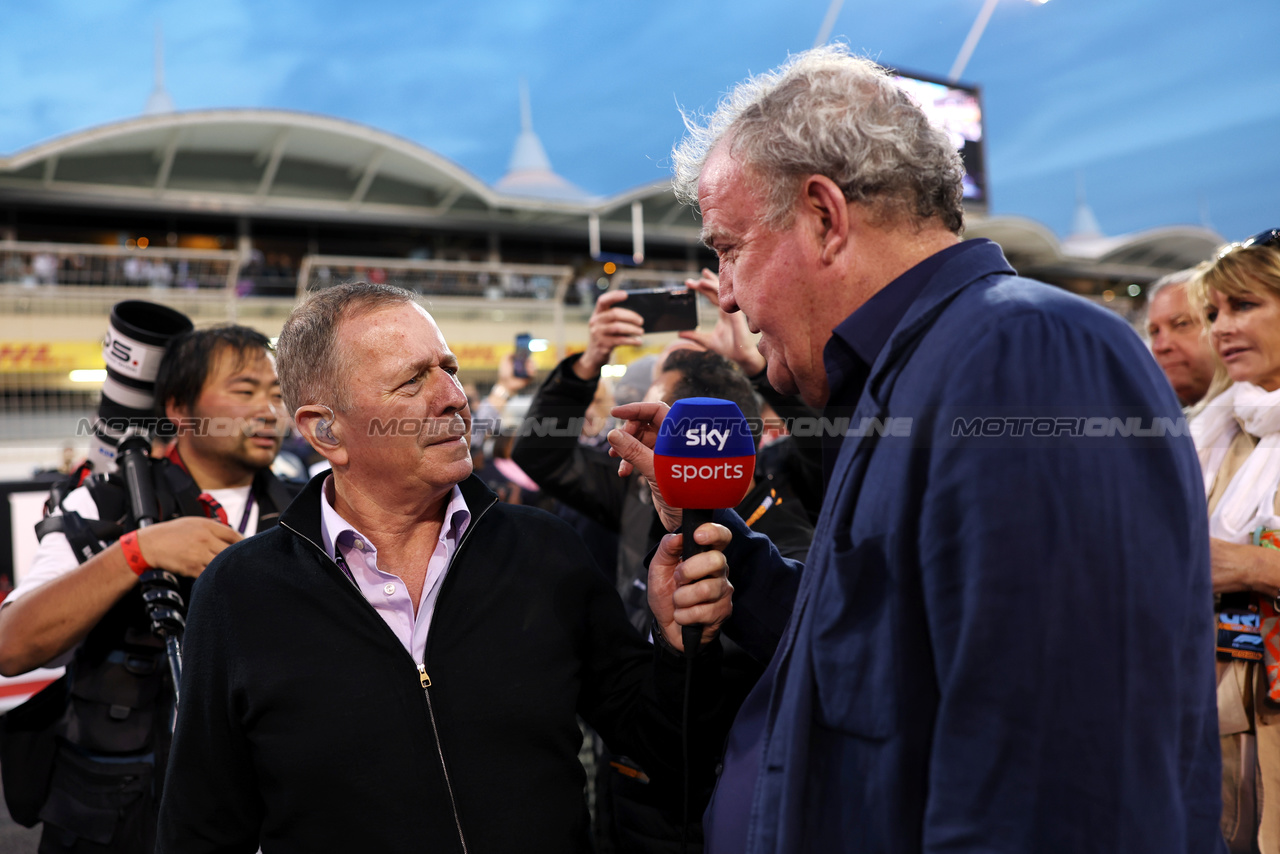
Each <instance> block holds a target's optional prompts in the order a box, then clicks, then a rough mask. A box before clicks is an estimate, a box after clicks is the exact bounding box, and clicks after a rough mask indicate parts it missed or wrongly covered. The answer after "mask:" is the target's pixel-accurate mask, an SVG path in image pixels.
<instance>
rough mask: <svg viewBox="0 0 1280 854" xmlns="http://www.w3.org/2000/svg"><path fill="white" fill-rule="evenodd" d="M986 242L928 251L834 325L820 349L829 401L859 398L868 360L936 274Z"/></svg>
mask: <svg viewBox="0 0 1280 854" xmlns="http://www.w3.org/2000/svg"><path fill="white" fill-rule="evenodd" d="M985 242H986V241H979V240H965V241H962V242H960V243H957V244H955V245H954V246H948V247H947V248H946V249H943V250H942V251H941V252H936V253H934V254H933V255H930V256H929V257H928V258H926V259H924V260H923V261H921V262H920V263H919V264H916V265H915V266H914V267H912V268H911V269H910V270H907V271H906V272H905V273H903V274H902V275H901V276H898V278H896V279H894V280H893V281H892V282H890V283H889V284H887V285H885V286H884V287H883V288H881V289H880V290H879V291H878V292H877V293H876V294H875V295H874V296H872V297H871V299H869V300H867V301H866V302H865V303H863V304H862V305H861V306H859V307H858V308H857V309H856V310H855V311H854V312H853V314H851V315H849V316H848V317H846V318H845V319H844V320H842V321H841V322H840V324H839V325H838V326H836V328H835V329H833V330H832V335H831V340H829V341H828V342H827V345H826V347H825V348H824V350H823V352H822V362H823V366H824V367H825V368H826V371H827V385H828V388H829V389H830V394H829V396H828V403H827V405H828V406H829V407H830V406H832V405H840V406H853V405H854V404H855V403H857V401H858V397H859V396H860V395H861V394H862V386H863V384H864V383H865V382H866V379H867V373H868V372H869V371H870V370H871V366H872V365H874V364H875V363H876V359H877V358H879V356H880V351H881V350H883V349H884V345H885V344H886V343H888V341H889V337H890V336H891V335H892V334H893V330H894V329H896V328H897V327H898V324H899V323H901V322H902V318H903V317H904V316H906V313H907V310H908V309H910V308H911V304H912V303H913V302H915V301H916V298H917V297H919V296H920V294H921V292H923V291H924V289H925V286H926V285H928V284H929V281H930V280H931V279H932V278H933V276H934V274H936V273H937V272H938V270H939V269H941V268H942V265H943V264H945V263H946V262H947V261H949V260H950V259H951V258H952V257H954V256H956V255H959V254H960V253H962V252H965V251H967V250H969V249H972V248H973V247H974V246H975V245H976V244H978V243H985Z"/></svg>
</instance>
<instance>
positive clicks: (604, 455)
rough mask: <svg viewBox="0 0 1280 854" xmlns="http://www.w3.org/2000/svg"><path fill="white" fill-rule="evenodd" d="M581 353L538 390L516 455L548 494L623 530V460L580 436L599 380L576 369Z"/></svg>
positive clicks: (512, 457)
mask: <svg viewBox="0 0 1280 854" xmlns="http://www.w3.org/2000/svg"><path fill="white" fill-rule="evenodd" d="M578 358H579V354H575V355H572V356H570V357H568V358H567V359H565V360H564V361H562V362H561V363H560V364H559V365H557V366H556V368H555V370H554V371H552V372H551V375H550V376H548V377H547V380H546V382H544V383H543V384H542V387H541V388H539V389H538V393H537V394H535V395H534V397H533V402H532V403H531V404H530V405H529V411H528V413H527V414H526V415H525V422H524V423H525V428H524V435H522V436H521V437H520V439H519V440H518V441H517V442H516V444H515V447H514V448H513V449H512V451H511V459H513V460H514V461H515V463H516V465H518V466H520V468H521V469H522V470H524V472H525V474H527V475H529V477H531V478H533V479H534V481H535V482H536V483H537V484H538V486H540V487H542V489H543V490H544V491H545V492H546V493H547V494H548V495H550V496H551V497H553V498H556V499H558V500H560V501H563V502H564V503H565V504H567V505H568V506H570V507H572V508H573V509H574V510H577V511H578V512H579V513H581V514H583V515H584V516H587V517H588V518H590V519H593V520H594V521H596V522H599V523H600V524H602V525H604V526H605V527H606V528H608V529H609V530H611V531H617V530H618V529H619V527H620V521H621V518H622V504H623V500H624V499H625V497H626V492H627V482H626V481H625V480H624V479H622V478H620V477H618V461H617V460H616V459H613V458H612V457H610V456H609V454H608V452H607V451H603V450H600V449H599V448H590V447H587V446H585V445H583V444H581V443H580V442H579V441H578V435H579V434H580V433H581V432H582V419H583V417H584V416H585V415H586V411H587V407H588V406H590V405H591V399H592V398H593V397H594V396H595V393H596V385H597V383H596V382H595V381H590V382H589V381H586V380H581V379H579V378H578V376H577V374H575V373H574V372H573V367H572V366H573V363H574V362H576V361H577V360H578Z"/></svg>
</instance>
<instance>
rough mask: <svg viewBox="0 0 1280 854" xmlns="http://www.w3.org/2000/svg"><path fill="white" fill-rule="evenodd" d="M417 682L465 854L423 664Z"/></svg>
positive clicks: (428, 682)
mask: <svg viewBox="0 0 1280 854" xmlns="http://www.w3.org/2000/svg"><path fill="white" fill-rule="evenodd" d="M418 681H419V682H421V683H422V696H424V697H426V698H427V717H428V718H429V719H430V720H431V735H432V737H433V738H435V741H436V754H437V755H438V756H439V757H440V769H441V770H442V771H444V788H445V791H447V792H448V793H449V807H450V809H452V810H453V823H454V825H455V826H456V827H457V828H458V842H460V843H461V844H462V854H467V837H466V836H464V835H463V833H462V817H461V816H459V815H458V802H457V801H456V800H454V797H453V781H451V780H450V779H449V766H448V765H446V764H445V761H444V748H443V747H442V746H441V745H440V730H439V729H437V728H436V710H435V706H433V705H432V704H431V690H430V689H431V677H430V676H428V675H427V666H426V665H425V664H419V665H418Z"/></svg>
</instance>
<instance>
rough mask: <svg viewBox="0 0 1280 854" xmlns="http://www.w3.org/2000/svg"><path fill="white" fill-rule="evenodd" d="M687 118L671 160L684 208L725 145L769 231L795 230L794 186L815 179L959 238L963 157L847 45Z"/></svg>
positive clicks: (769, 75)
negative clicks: (753, 184) (744, 170)
mask: <svg viewBox="0 0 1280 854" xmlns="http://www.w3.org/2000/svg"><path fill="white" fill-rule="evenodd" d="M684 120H685V128H686V130H687V131H688V135H687V136H686V137H685V138H684V139H683V140H682V141H681V142H680V143H679V144H678V145H677V146H676V148H675V150H674V151H672V155H671V157H672V161H673V164H674V167H675V179H674V182H673V183H674V189H675V193H676V197H677V198H678V199H680V201H682V202H684V203H685V204H691V205H696V204H697V202H698V178H699V176H700V174H701V172H702V167H703V164H704V163H705V162H706V159H707V157H708V156H709V155H710V154H711V151H712V150H713V149H714V148H715V147H716V145H717V144H719V143H720V142H721V141H722V140H728V142H729V145H730V146H731V152H732V154H733V155H734V156H735V157H736V158H738V159H739V160H740V161H741V162H742V163H744V164H745V165H747V166H748V167H750V168H751V169H752V170H753V171H754V172H755V173H756V177H757V178H758V180H760V182H761V188H762V189H763V191H764V193H765V204H766V209H765V214H764V216H765V222H766V224H768V225H769V226H770V227H771V228H775V229H776V228H785V227H786V226H787V225H789V224H790V222H791V216H792V212H793V211H794V205H795V200H796V192H797V189H798V183H799V181H800V180H801V179H802V178H803V177H805V176H806V175H814V174H817V175H825V176H826V177H828V178H830V179H831V180H832V181H834V182H835V183H836V184H837V185H838V186H839V187H840V189H841V190H842V191H843V192H844V197H845V199H846V201H849V202H857V203H859V204H863V205H866V206H868V207H869V208H871V209H872V211H873V216H875V217H876V220H879V221H882V222H895V221H915V222H922V221H924V220H926V219H929V218H931V217H938V218H939V219H941V221H942V223H943V224H944V225H945V226H946V227H947V228H948V229H949V230H950V231H952V232H953V233H955V234H959V233H960V232H961V231H962V230H963V228H964V210H963V207H962V203H963V198H964V187H963V183H962V181H963V176H964V166H963V164H962V163H961V161H960V154H959V152H957V151H956V150H955V148H954V147H953V146H952V144H951V141H950V140H949V139H948V138H947V135H946V134H945V133H944V132H943V131H941V130H939V129H938V128H935V127H934V126H933V125H931V124H930V123H929V120H928V118H927V117H926V116H925V114H924V111H923V110H922V109H921V108H920V106H919V105H918V104H916V103H915V101H913V100H912V99H911V97H910V96H909V95H907V94H906V92H904V91H903V90H902V88H901V87H899V86H898V85H897V84H896V83H895V82H894V80H893V78H892V76H891V74H890V72H889V71H888V70H886V69H884V68H882V67H881V66H879V65H877V64H876V63H874V62H872V61H871V60H869V59H862V58H859V57H855V56H853V55H851V54H850V53H849V48H848V47H847V46H845V45H842V44H832V45H824V46H822V47H816V48H814V49H812V50H807V51H805V52H804V53H799V54H796V55H795V56H792V57H791V58H790V59H788V60H787V62H786V63H784V64H783V65H782V66H781V67H780V68H778V69H777V70H775V71H770V72H766V73H764V74H760V75H757V76H754V77H750V78H748V79H747V80H744V81H743V82H741V83H739V84H738V85H737V86H735V87H734V89H733V91H731V92H730V93H729V94H728V95H726V96H725V97H724V98H723V99H722V100H721V101H720V104H719V105H718V106H717V107H716V111H715V112H714V113H713V114H712V115H711V116H709V117H706V119H705V123H704V124H699V123H698V120H697V118H696V117H693V116H690V115H689V114H687V113H686V114H684Z"/></svg>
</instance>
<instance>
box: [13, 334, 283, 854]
mask: <svg viewBox="0 0 1280 854" xmlns="http://www.w3.org/2000/svg"><path fill="white" fill-rule="evenodd" d="M155 399H156V401H157V408H158V409H159V410H160V411H161V412H162V413H163V415H164V416H165V417H166V418H168V419H169V421H171V422H173V424H174V425H176V427H177V431H176V443H174V444H173V446H172V447H171V448H170V450H169V454H168V457H167V458H166V459H162V460H155V461H154V462H153V465H152V469H153V478H154V482H155V484H156V486H157V496H158V498H159V504H160V508H159V509H160V519H161V521H159V522H157V523H156V524H153V525H150V526H147V527H144V528H139V529H138V530H136V531H134V532H133V533H130V534H126V535H125V536H123V537H121V538H120V539H119V540H118V541H113V542H110V544H109V545H108V544H107V543H104V542H100V541H96V540H95V541H94V542H93V543H92V544H91V545H90V546H89V550H90V551H93V552H96V553H95V554H92V556H90V557H88V559H87V560H83V562H79V561H78V560H77V554H84V552H85V544H84V542H83V541H82V533H80V532H79V531H82V529H83V525H82V523H85V522H87V523H92V522H94V521H96V520H100V519H105V520H117V519H119V520H121V521H122V522H123V523H124V524H123V525H122V527H121V530H131V529H133V528H134V527H135V525H134V524H132V522H131V520H130V519H128V518H125V517H126V516H127V514H128V508H129V506H130V497H129V495H128V493H127V491H126V489H125V488H124V487H123V486H122V482H121V481H117V480H110V481H103V480H101V479H99V478H95V479H93V480H91V481H89V482H88V484H89V485H87V486H81V487H80V488H77V489H75V490H74V491H72V492H71V493H70V494H69V495H67V497H66V499H65V500H64V501H63V502H62V504H61V506H60V507H59V508H58V511H57V512H58V513H60V514H61V515H62V517H63V518H62V519H61V520H60V521H61V524H60V525H58V526H57V527H55V529H54V530H50V531H47V532H46V533H45V535H44V536H43V538H42V540H41V543H40V548H39V551H38V552H37V553H36V557H35V559H34V560H33V562H32V565H31V567H30V568H29V570H28V572H27V573H26V575H25V576H24V578H23V581H22V584H21V585H19V586H18V588H17V589H15V590H14V591H13V592H12V593H10V594H9V596H8V598H7V599H6V600H5V602H4V605H3V608H0V673H3V674H4V675H8V676H11V675H16V674H19V673H24V672H26V671H28V670H31V669H33V668H36V667H40V666H58V665H62V664H68V665H69V666H68V677H67V680H68V685H69V689H70V702H69V704H68V706H67V710H66V714H65V715H64V716H63V719H62V720H61V722H60V723H58V724H57V725H56V733H57V736H58V752H57V759H56V760H55V763H54V767H53V772H52V781H51V783H50V784H49V792H48V796H47V799H46V800H45V802H44V805H43V807H42V808H41V809H40V812H39V816H40V819H41V820H42V821H43V822H44V825H45V830H44V838H43V840H42V842H41V847H40V850H41V851H89V850H92V851H122V852H123V851H150V850H151V849H152V848H153V845H154V837H155V818H156V808H157V805H158V804H159V800H160V798H159V793H160V788H161V784H162V779H161V777H162V774H163V769H164V763H165V759H166V757H167V754H168V742H169V727H170V709H171V707H172V704H173V691H172V686H171V685H170V678H169V675H168V669H167V667H166V664H165V653H164V644H163V642H162V641H161V640H160V639H159V638H157V637H156V636H155V635H154V634H152V631H151V624H150V621H149V619H148V617H147V614H146V612H145V609H144V607H143V601H142V590H141V588H142V585H140V584H139V576H140V575H141V574H142V573H143V572H145V571H147V570H148V569H153V568H154V569H163V570H167V571H168V572H170V573H172V574H174V575H175V576H178V578H179V585H178V586H179V593H180V595H181V596H182V597H183V600H184V601H189V595H190V591H191V581H192V580H193V579H194V578H195V577H197V576H198V575H200V573H201V572H202V571H203V570H204V568H205V566H206V565H207V564H208V563H209V561H210V560H212V559H213V557H214V556H216V555H217V554H218V553H219V552H221V551H222V550H223V549H224V548H226V547H227V546H228V545H230V544H231V543H234V542H236V541H238V540H240V539H242V538H243V537H244V536H248V535H251V534H253V533H255V532H257V531H261V530H264V529H266V528H268V527H271V526H272V525H274V524H275V521H276V518H277V517H278V515H279V512H280V511H281V510H282V509H283V508H284V506H285V505H286V504H287V503H288V502H289V500H291V498H292V492H293V491H292V490H290V489H289V488H287V487H286V486H285V484H283V483H282V482H280V481H278V480H277V479H276V478H275V477H274V476H273V475H272V474H271V472H270V470H269V466H270V465H271V462H272V460H273V459H274V458H275V455H276V452H277V451H278V450H279V448H280V442H281V439H282V436H283V433H284V430H285V426H286V423H287V422H286V419H285V417H284V416H283V414H282V410H281V407H280V385H279V382H278V380H277V379H276V371H275V364H274V360H273V357H272V355H271V353H270V342H269V341H268V340H267V339H266V338H265V337H264V336H262V335H261V334H260V333H258V332H256V331H254V330H252V329H248V328H245V327H240V326H223V327H217V328H212V329H203V330H198V331H193V332H188V333H184V334H183V335H180V336H178V337H177V338H174V339H173V340H172V341H171V342H170V343H169V345H168V347H167V348H166V350H165V353H164V358H163V361H162V362H161V365H160V368H159V372H158V374H157V376H156V398H155ZM59 528H61V529H62V530H59ZM64 530H65V531H66V533H64V532H63V531H64ZM68 535H70V538H69V536H68ZM116 536H118V533H117V534H116ZM73 546H74V548H73ZM39 770H40V769H33V773H35V772H36V771H39ZM43 780H44V778H43V777H39V776H38V778H37V779H33V780H31V781H30V782H31V785H32V786H40V785H41V784H42V783H43ZM24 782H25V781H24Z"/></svg>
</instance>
